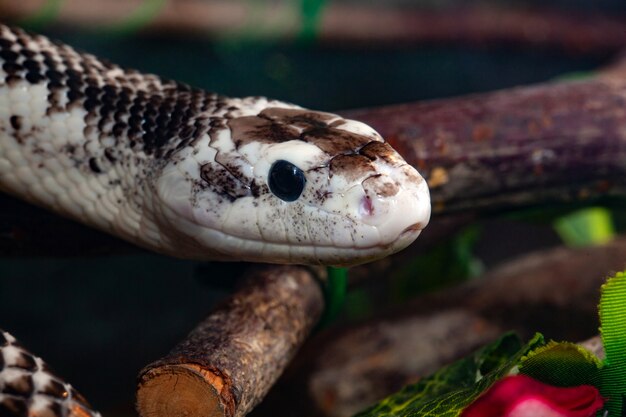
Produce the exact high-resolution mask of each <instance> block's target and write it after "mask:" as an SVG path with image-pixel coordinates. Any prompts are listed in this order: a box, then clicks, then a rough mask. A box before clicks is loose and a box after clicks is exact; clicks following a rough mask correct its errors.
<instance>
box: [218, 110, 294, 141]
mask: <svg viewBox="0 0 626 417" xmlns="http://www.w3.org/2000/svg"><path fill="white" fill-rule="evenodd" d="M228 126H229V127H230V131H231V137H232V139H233V142H234V143H235V147H237V148H239V147H241V146H243V145H246V144H248V143H250V142H264V143H281V142H286V141H289V140H297V139H298V137H299V136H300V132H299V131H298V129H296V128H295V127H293V126H289V125H285V124H281V123H276V122H273V121H271V120H267V119H264V118H261V117H257V116H246V117H237V118H235V119H231V120H229V121H228Z"/></svg>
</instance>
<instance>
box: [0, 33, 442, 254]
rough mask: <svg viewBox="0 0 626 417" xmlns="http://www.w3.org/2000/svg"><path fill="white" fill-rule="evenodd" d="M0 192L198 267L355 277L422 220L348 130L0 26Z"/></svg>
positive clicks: (419, 203) (412, 180)
mask: <svg viewBox="0 0 626 417" xmlns="http://www.w3.org/2000/svg"><path fill="white" fill-rule="evenodd" d="M0 190H3V191H5V192H8V193H11V194H14V195H16V196H18V197H20V198H23V199H26V200H28V201H30V202H32V203H34V204H37V205H40V206H44V207H46V208H49V209H51V210H53V211H55V212H57V213H59V214H61V215H64V216H67V217H70V218H73V219H75V220H78V221H81V222H83V223H85V224H88V225H91V226H93V227H96V228H98V229H101V230H104V231H106V232H109V233H112V234H115V235H117V236H120V237H122V238H124V239H126V240H129V241H131V242H133V243H135V244H138V245H140V246H143V247H146V248H149V249H152V250H155V251H157V252H160V253H164V254H168V255H172V256H177V257H182V258H191V259H207V260H244V261H260V262H272V263H301V264H326V265H350V264H357V263H362V262H367V261H370V260H373V259H377V258H381V257H383V256H386V255H388V254H390V253H392V252H395V251H397V250H400V249H402V248H404V247H405V246H407V245H408V244H409V243H411V242H412V241H413V240H414V239H415V238H416V237H417V235H418V234H419V232H420V231H421V230H422V229H423V228H424V227H425V226H426V224H427V222H428V218H429V216H430V200H429V194H428V188H427V186H426V183H425V181H424V180H423V179H422V177H421V176H420V175H419V173H418V172H417V171H416V170H415V169H414V168H413V167H411V166H409V165H408V164H407V163H406V162H405V161H404V160H403V159H402V157H401V156H400V155H399V154H398V153H397V152H396V151H395V150H393V149H392V148H391V147H390V146H389V145H388V144H387V143H386V142H385V141H384V140H383V139H382V138H381V137H380V135H379V134H378V133H377V132H375V131H374V130H373V129H372V128H371V127H369V126H367V125H365V124H363V123H360V122H357V121H353V120H346V119H343V118H341V117H340V116H337V115H335V114H330V113H324V112H316V111H311V110H307V109H304V108H301V107H299V106H296V105H292V104H288V103H284V102H280V101H275V100H269V99H266V98H263V97H247V98H227V97H224V96H220V95H218V94H213V93H208V92H205V91H202V90H199V89H195V88H191V87H189V86H187V85H185V84H182V83H178V82H174V81H170V80H165V79H162V78H159V77H158V76H155V75H149V74H142V73H140V72H138V71H135V70H129V69H123V68H120V67H119V66H117V65H114V64H111V63H109V62H106V61H104V60H100V59H98V58H96V57H94V56H93V55H90V54H85V53H79V52H77V51H75V50H74V49H72V48H71V47H69V46H67V45H64V44H62V43H58V42H55V41H52V40H49V39H48V38H46V37H44V36H40V35H35V34H30V33H28V32H25V31H23V30H21V29H18V28H12V27H8V26H4V25H0ZM60 238H62V237H60Z"/></svg>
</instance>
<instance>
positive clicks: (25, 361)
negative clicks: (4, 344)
mask: <svg viewBox="0 0 626 417" xmlns="http://www.w3.org/2000/svg"><path fill="white" fill-rule="evenodd" d="M14 366H15V367H17V368H22V369H25V370H27V371H31V372H32V371H35V370H37V363H36V362H35V359H33V357H32V356H31V355H29V354H27V353H25V352H20V353H19V355H18V358H17V360H16V361H15V365H14Z"/></svg>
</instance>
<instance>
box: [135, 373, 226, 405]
mask: <svg viewBox="0 0 626 417" xmlns="http://www.w3.org/2000/svg"><path fill="white" fill-rule="evenodd" d="M225 385H226V383H225V381H224V379H223V378H222V377H221V376H219V375H217V374H215V373H213V372H211V371H209V370H206V369H203V368H202V367H201V366H199V365H195V364H181V365H166V366H161V367H158V368H154V369H152V370H150V371H149V372H147V373H145V374H144V375H142V378H141V381H140V385H139V388H138V390H137V407H138V408H139V409H140V410H142V413H141V414H142V415H143V416H146V417H188V416H206V417H229V416H232V415H233V412H234V403H233V399H232V398H231V397H230V395H229V390H228V389H224V387H225Z"/></svg>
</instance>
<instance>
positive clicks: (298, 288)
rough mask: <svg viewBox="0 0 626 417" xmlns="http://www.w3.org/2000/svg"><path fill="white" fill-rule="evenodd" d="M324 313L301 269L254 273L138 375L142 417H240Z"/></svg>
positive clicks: (314, 283) (308, 274)
mask: <svg viewBox="0 0 626 417" xmlns="http://www.w3.org/2000/svg"><path fill="white" fill-rule="evenodd" d="M323 308H324V299H323V295H322V291H321V287H320V285H319V282H318V280H317V279H316V278H315V276H314V274H313V272H312V270H310V269H308V268H305V267H295V266H274V267H259V269H257V270H255V271H254V272H252V273H250V274H249V275H248V277H247V279H245V280H243V282H242V286H241V288H240V290H238V291H237V292H236V293H235V294H234V295H233V296H232V297H231V298H230V299H229V300H228V301H227V302H225V303H224V304H223V305H222V306H221V307H218V308H217V309H216V310H215V311H214V312H213V313H211V315H210V316H209V317H208V318H207V319H206V320H204V321H203V322H202V323H200V324H199V325H198V326H197V327H196V328H195V329H194V330H193V331H192V332H191V333H190V334H189V336H188V337H187V338H186V339H185V340H184V341H182V342H181V343H180V344H179V345H178V346H176V347H175V348H174V349H173V350H172V351H171V352H170V353H169V354H168V355H167V356H165V357H164V358H162V359H160V360H158V361H156V362H154V363H152V364H150V365H148V366H147V367H145V368H144V369H143V370H142V371H141V372H140V374H139V384H138V389H137V409H138V411H139V414H140V415H141V416H143V417H160V416H162V417H178V416H185V417H196V416H197V417H206V416H211V417H216V416H219V417H241V416H244V415H246V414H247V413H248V412H249V411H250V410H251V409H252V408H253V407H254V406H255V405H256V404H258V403H259V402H260V401H261V399H262V398H263V397H264V396H265V394H266V393H267V391H268V390H269V388H270V387H271V386H272V384H273V383H274V382H275V381H276V379H277V378H278V376H279V375H280V374H281V373H282V371H283V370H284V368H285V367H286V365H287V364H288V363H289V361H290V359H291V358H292V357H293V355H294V354H295V352H296V351H297V350H298V348H299V347H300V345H301V344H302V342H303V341H304V339H305V338H306V337H307V336H308V334H309V333H310V331H311V330H312V329H313V327H314V325H315V324H316V323H317V321H318V319H319V317H320V315H321V313H322V310H323Z"/></svg>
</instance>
